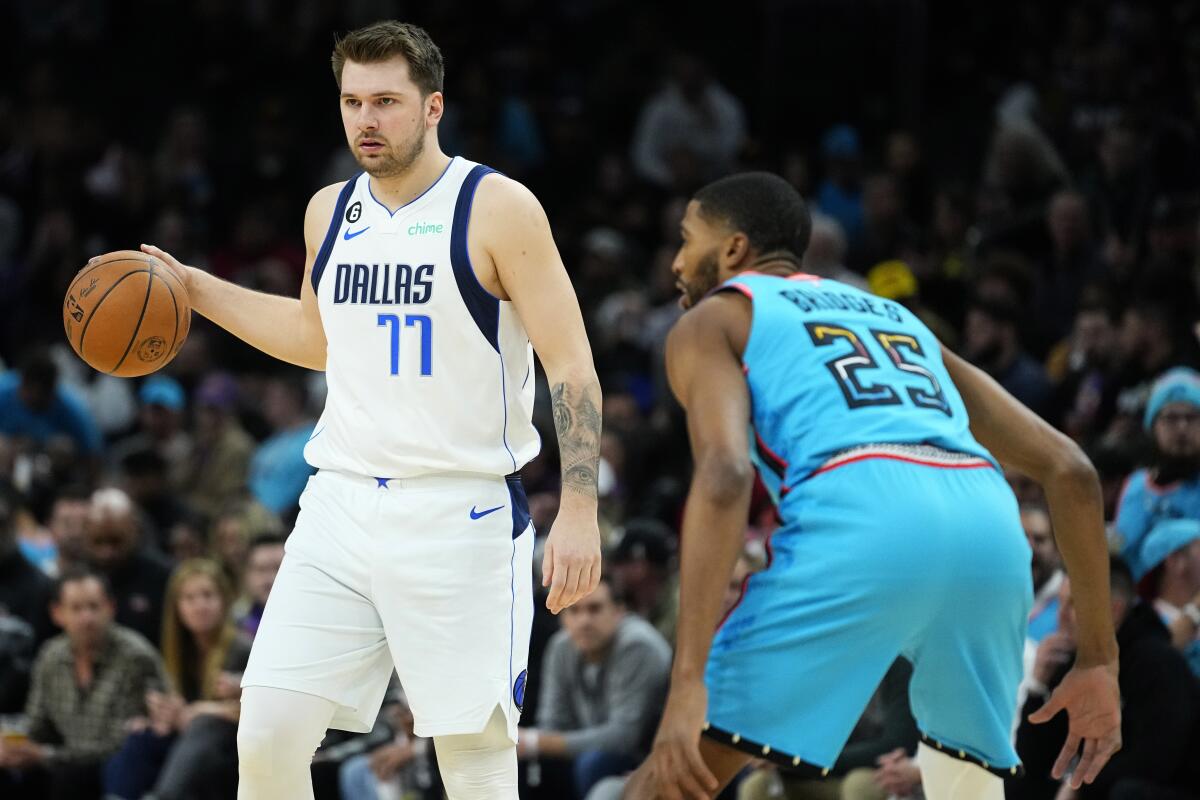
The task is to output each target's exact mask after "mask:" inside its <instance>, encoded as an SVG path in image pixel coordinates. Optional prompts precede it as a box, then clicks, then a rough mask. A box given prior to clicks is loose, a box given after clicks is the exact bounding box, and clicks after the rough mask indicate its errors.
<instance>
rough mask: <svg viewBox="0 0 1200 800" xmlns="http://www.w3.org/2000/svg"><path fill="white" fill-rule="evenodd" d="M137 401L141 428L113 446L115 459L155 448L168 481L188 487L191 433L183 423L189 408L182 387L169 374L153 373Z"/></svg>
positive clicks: (178, 487)
mask: <svg viewBox="0 0 1200 800" xmlns="http://www.w3.org/2000/svg"><path fill="white" fill-rule="evenodd" d="M138 403H139V405H140V409H139V411H138V430H137V431H136V432H135V433H134V434H133V435H131V436H127V437H126V438H124V439H122V440H121V441H120V442H118V443H117V444H116V445H115V446H114V447H113V448H112V452H111V459H112V462H113V463H115V464H118V465H119V464H122V463H123V462H124V460H125V459H126V458H127V457H128V456H129V455H130V454H131V453H137V452H145V451H147V450H153V451H154V452H156V453H157V454H158V455H159V457H161V458H162V460H163V461H164V462H165V464H166V478H167V485H168V486H169V487H170V488H171V489H173V490H175V491H183V490H185V489H186V483H187V472H186V470H187V462H188V457H189V455H190V453H191V450H192V437H191V436H190V435H189V434H188V432H187V430H186V429H185V428H184V424H183V423H184V411H185V410H186V408H187V395H186V394H185V393H184V391H183V387H182V386H180V385H179V382H178V381H177V380H175V379H174V378H171V377H169V376H167V375H151V376H150V377H149V378H147V379H146V381H145V382H144V383H143V384H142V387H141V388H140V389H139V390H138Z"/></svg>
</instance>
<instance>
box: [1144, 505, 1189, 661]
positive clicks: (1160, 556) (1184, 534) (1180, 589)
mask: <svg viewBox="0 0 1200 800" xmlns="http://www.w3.org/2000/svg"><path fill="white" fill-rule="evenodd" d="M1142 557H1143V559H1144V563H1145V565H1146V567H1147V569H1149V570H1150V571H1149V573H1148V575H1149V576H1150V577H1149V578H1148V580H1149V581H1150V582H1151V583H1152V584H1153V586H1154V587H1155V588H1154V590H1153V594H1154V610H1155V611H1157V612H1158V615H1159V617H1161V618H1162V621H1163V623H1164V624H1165V625H1166V626H1167V628H1168V629H1169V630H1170V631H1171V642H1172V644H1174V645H1175V647H1176V648H1177V649H1178V650H1180V651H1181V652H1182V653H1183V655H1184V658H1186V659H1187V661H1188V666H1189V667H1191V669H1192V672H1193V673H1195V675H1196V676H1197V677H1198V678H1200V519H1171V520H1166V521H1164V522H1160V523H1158V525H1156V526H1155V527H1154V530H1152V531H1150V534H1149V535H1148V536H1147V537H1146V542H1145V544H1143V545H1142Z"/></svg>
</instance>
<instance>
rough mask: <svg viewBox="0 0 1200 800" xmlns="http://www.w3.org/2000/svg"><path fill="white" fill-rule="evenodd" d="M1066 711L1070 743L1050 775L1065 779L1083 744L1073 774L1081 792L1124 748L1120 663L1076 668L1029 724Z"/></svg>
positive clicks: (1075, 786)
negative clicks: (1122, 738) (1122, 743)
mask: <svg viewBox="0 0 1200 800" xmlns="http://www.w3.org/2000/svg"><path fill="white" fill-rule="evenodd" d="M1063 710H1065V711H1066V712H1067V725H1068V729H1067V741H1066V743H1065V744H1064V745H1063V749H1062V752H1060V753H1059V754H1058V760H1056V761H1055V762H1054V769H1053V770H1051V773H1050V774H1051V775H1052V776H1053V777H1054V778H1055V780H1057V779H1059V778H1061V777H1062V776H1063V775H1064V774H1065V773H1066V771H1067V768H1068V767H1069V766H1070V765H1071V759H1073V758H1074V757H1075V754H1076V753H1078V752H1079V745H1080V743H1081V742H1082V743H1083V756H1082V757H1081V758H1080V759H1079V764H1078V765H1076V767H1075V771H1074V772H1073V773H1072V774H1071V788H1072V789H1078V788H1079V787H1080V786H1082V785H1083V784H1085V783H1091V782H1092V781H1094V780H1095V779H1096V776H1097V775H1099V774H1100V770H1101V769H1103V768H1104V765H1105V764H1107V763H1108V759H1110V758H1111V757H1112V755H1113V753H1116V752H1117V751H1118V750H1120V749H1121V690H1120V688H1119V687H1118V684H1117V664H1116V662H1115V661H1113V662H1111V663H1109V664H1100V665H1097V666H1094V667H1082V668H1081V667H1079V666H1078V665H1076V666H1075V667H1073V668H1072V669H1071V671H1070V672H1068V673H1067V674H1066V677H1064V678H1063V680H1062V683H1060V684H1059V685H1058V687H1057V688H1056V689H1055V690H1054V692H1053V693H1052V694H1051V695H1050V699H1049V700H1047V701H1046V704H1045V705H1043V706H1042V707H1041V708H1039V709H1038V710H1037V711H1035V712H1033V713H1032V714H1030V715H1029V721H1030V722H1032V723H1034V724H1040V723H1043V722H1049V721H1050V720H1051V719H1052V718H1053V717H1054V716H1055V715H1056V714H1058V712H1059V711H1063Z"/></svg>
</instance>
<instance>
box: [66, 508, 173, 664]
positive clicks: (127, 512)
mask: <svg viewBox="0 0 1200 800" xmlns="http://www.w3.org/2000/svg"><path fill="white" fill-rule="evenodd" d="M141 538H142V536H141V530H140V526H139V525H138V517H137V507H136V506H135V505H134V504H133V501H131V500H130V499H129V496H128V495H127V494H125V493H124V492H122V491H121V490H120V489H101V490H99V491H97V492H96V493H95V494H94V495H92V503H91V508H90V509H89V511H88V519H87V525H86V527H85V529H84V556H85V558H86V560H87V564H88V566H90V567H91V568H92V569H94V570H96V571H97V572H99V573H100V574H102V575H104V577H105V578H106V579H107V581H108V584H109V586H110V587H111V597H112V599H113V601H114V603H115V604H116V619H117V622H119V623H120V624H121V625H125V626H127V627H129V628H132V629H133V630H135V631H137V632H138V633H140V634H141V635H142V636H144V637H146V638H147V639H149V640H150V641H151V642H155V643H157V642H158V638H159V636H160V635H161V632H162V604H163V597H164V595H165V593H166V590H167V580H168V578H170V575H171V568H170V567H169V566H168V565H167V564H166V563H165V562H164V561H162V560H161V559H160V558H158V557H157V556H155V555H153V554H151V553H150V552H149V551H147V550H146V549H144V547H143V546H142V545H141V541H140V540H141Z"/></svg>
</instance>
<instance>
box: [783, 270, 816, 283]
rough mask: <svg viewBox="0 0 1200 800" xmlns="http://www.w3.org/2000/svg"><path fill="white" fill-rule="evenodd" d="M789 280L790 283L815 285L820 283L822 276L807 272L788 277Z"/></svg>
mask: <svg viewBox="0 0 1200 800" xmlns="http://www.w3.org/2000/svg"><path fill="white" fill-rule="evenodd" d="M787 280H789V281H812V282H813V283H820V282H821V276H820V275H809V274H808V273H807V272H797V273H796V274H794V275H788V276H787Z"/></svg>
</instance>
